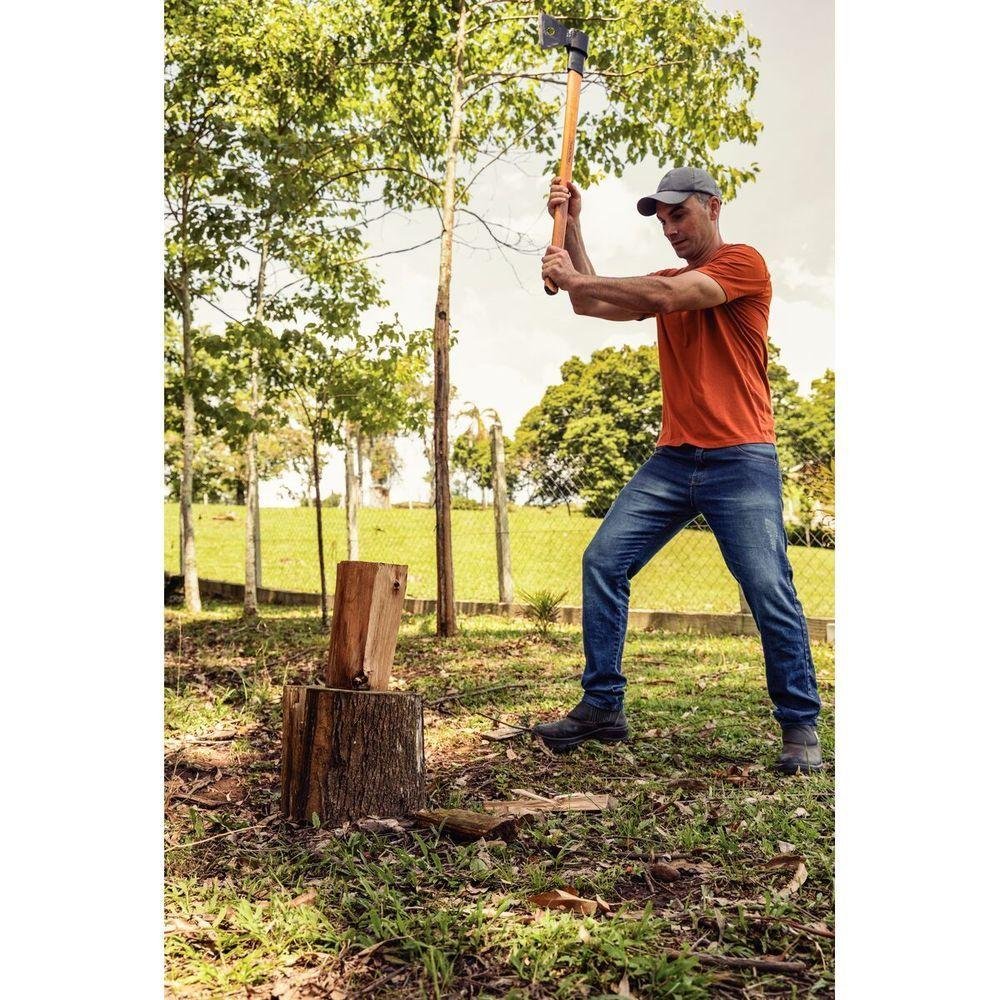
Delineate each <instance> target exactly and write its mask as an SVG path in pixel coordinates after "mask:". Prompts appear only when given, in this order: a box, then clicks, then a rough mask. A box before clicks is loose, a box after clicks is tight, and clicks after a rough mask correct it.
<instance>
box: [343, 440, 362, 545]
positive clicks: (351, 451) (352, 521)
mask: <svg viewBox="0 0 1000 1000" xmlns="http://www.w3.org/2000/svg"><path fill="white" fill-rule="evenodd" d="M344 437H345V439H346V440H345V444H344V510H345V511H346V513H347V558H348V560H349V561H354V560H356V559H358V558H360V555H359V553H360V546H359V545H358V506H359V505H360V502H361V497H360V494H361V489H360V486H359V484H358V476H357V473H356V472H355V471H354V458H355V455H356V453H357V448H356V445H355V441H354V434H353V432H352V431H351V428H350V425H348V427H347V430H346V433H345V435H344Z"/></svg>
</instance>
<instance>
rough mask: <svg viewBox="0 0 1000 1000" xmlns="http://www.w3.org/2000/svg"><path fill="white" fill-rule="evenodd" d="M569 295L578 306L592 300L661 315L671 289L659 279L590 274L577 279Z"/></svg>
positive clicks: (581, 275)
mask: <svg viewBox="0 0 1000 1000" xmlns="http://www.w3.org/2000/svg"><path fill="white" fill-rule="evenodd" d="M574 264H576V262H575V261H574ZM577 270H579V267H577ZM566 291H567V292H568V293H569V297H570V299H571V300H572V301H573V303H574V305H576V304H577V302H578V300H579V301H580V302H584V301H587V300H590V301H597V302H607V303H608V304H609V305H613V306H620V307H621V308H623V309H631V310H633V311H635V312H637V313H657V312H661V311H663V310H664V308H665V304H666V293H667V287H666V281H665V279H663V278H659V277H638V278H602V277H601V276H600V275H597V274H594V273H593V271H590V272H587V273H583V272H581V273H580V274H578V275H577V276H576V277H574V278H573V280H572V282H571V283H569V284H568V285H567V288H566Z"/></svg>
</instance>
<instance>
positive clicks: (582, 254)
mask: <svg viewBox="0 0 1000 1000" xmlns="http://www.w3.org/2000/svg"><path fill="white" fill-rule="evenodd" d="M566 251H567V252H568V253H569V258H570V260H571V261H573V266H574V267H575V268H576V269H577V270H578V271H579V272H580V273H581V274H597V272H596V271H595V270H594V265H593V264H591V263H590V258H589V257H588V256H587V248H586V247H585V246H584V245H583V232H582V231H581V229H580V223H579V221H578V220H577V219H569V220H568V221H567V223H566Z"/></svg>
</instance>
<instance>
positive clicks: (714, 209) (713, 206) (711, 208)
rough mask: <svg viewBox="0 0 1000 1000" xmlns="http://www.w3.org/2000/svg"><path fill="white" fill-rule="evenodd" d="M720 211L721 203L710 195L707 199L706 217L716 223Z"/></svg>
mask: <svg viewBox="0 0 1000 1000" xmlns="http://www.w3.org/2000/svg"><path fill="white" fill-rule="evenodd" d="M721 211H722V202H721V201H720V200H719V199H718V198H716V197H715V195H712V197H711V198H709V199H708V217H709V218H710V219H711V220H712V221H713V222H715V221H717V220H718V218H719V213H720V212H721Z"/></svg>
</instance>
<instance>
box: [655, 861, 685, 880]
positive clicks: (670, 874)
mask: <svg viewBox="0 0 1000 1000" xmlns="http://www.w3.org/2000/svg"><path fill="white" fill-rule="evenodd" d="M649 874H650V875H652V876H653V878H655V879H656V881H657V882H676V881H677V879H679V878H680V877H681V873H680V869H679V868H676V867H675V866H674V865H668V864H666V863H665V862H662V861H658V862H657V863H656V864H652V865H650V866H649Z"/></svg>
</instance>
